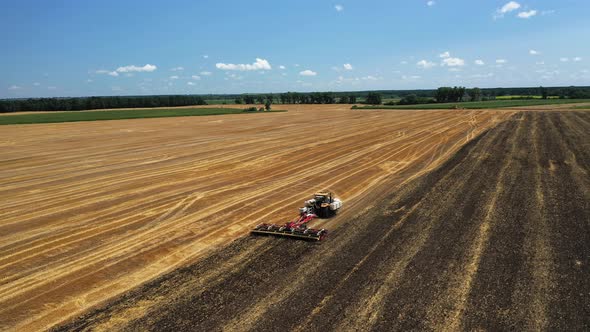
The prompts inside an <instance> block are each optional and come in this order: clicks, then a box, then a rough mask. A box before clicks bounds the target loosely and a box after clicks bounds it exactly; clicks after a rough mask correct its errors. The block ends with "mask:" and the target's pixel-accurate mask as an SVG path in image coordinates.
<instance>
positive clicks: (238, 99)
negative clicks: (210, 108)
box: [234, 98, 244, 105]
mask: <svg viewBox="0 0 590 332" xmlns="http://www.w3.org/2000/svg"><path fill="white" fill-rule="evenodd" d="M234 102H235V103H236V104H238V105H239V104H241V103H243V102H244V101H243V100H242V98H236V100H234Z"/></svg>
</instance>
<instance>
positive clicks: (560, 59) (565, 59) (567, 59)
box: [559, 58, 570, 62]
mask: <svg viewBox="0 0 590 332" xmlns="http://www.w3.org/2000/svg"><path fill="white" fill-rule="evenodd" d="M559 61H561V62H569V61H570V58H559Z"/></svg>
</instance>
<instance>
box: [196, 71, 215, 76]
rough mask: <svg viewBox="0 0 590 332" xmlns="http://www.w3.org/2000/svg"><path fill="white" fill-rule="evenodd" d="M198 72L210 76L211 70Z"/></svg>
mask: <svg viewBox="0 0 590 332" xmlns="http://www.w3.org/2000/svg"><path fill="white" fill-rule="evenodd" d="M199 74H201V76H211V74H212V73H211V72H210V71H202V72H200V73H199Z"/></svg>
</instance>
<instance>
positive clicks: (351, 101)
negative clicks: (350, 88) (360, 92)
mask: <svg viewBox="0 0 590 332" xmlns="http://www.w3.org/2000/svg"><path fill="white" fill-rule="evenodd" d="M348 103H350V104H356V96H355V95H350V96H349V97H348Z"/></svg>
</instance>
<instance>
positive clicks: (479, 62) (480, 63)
mask: <svg viewBox="0 0 590 332" xmlns="http://www.w3.org/2000/svg"><path fill="white" fill-rule="evenodd" d="M475 64H476V65H478V66H483V65H485V64H486V63H485V62H483V60H479V59H478V60H475Z"/></svg>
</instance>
